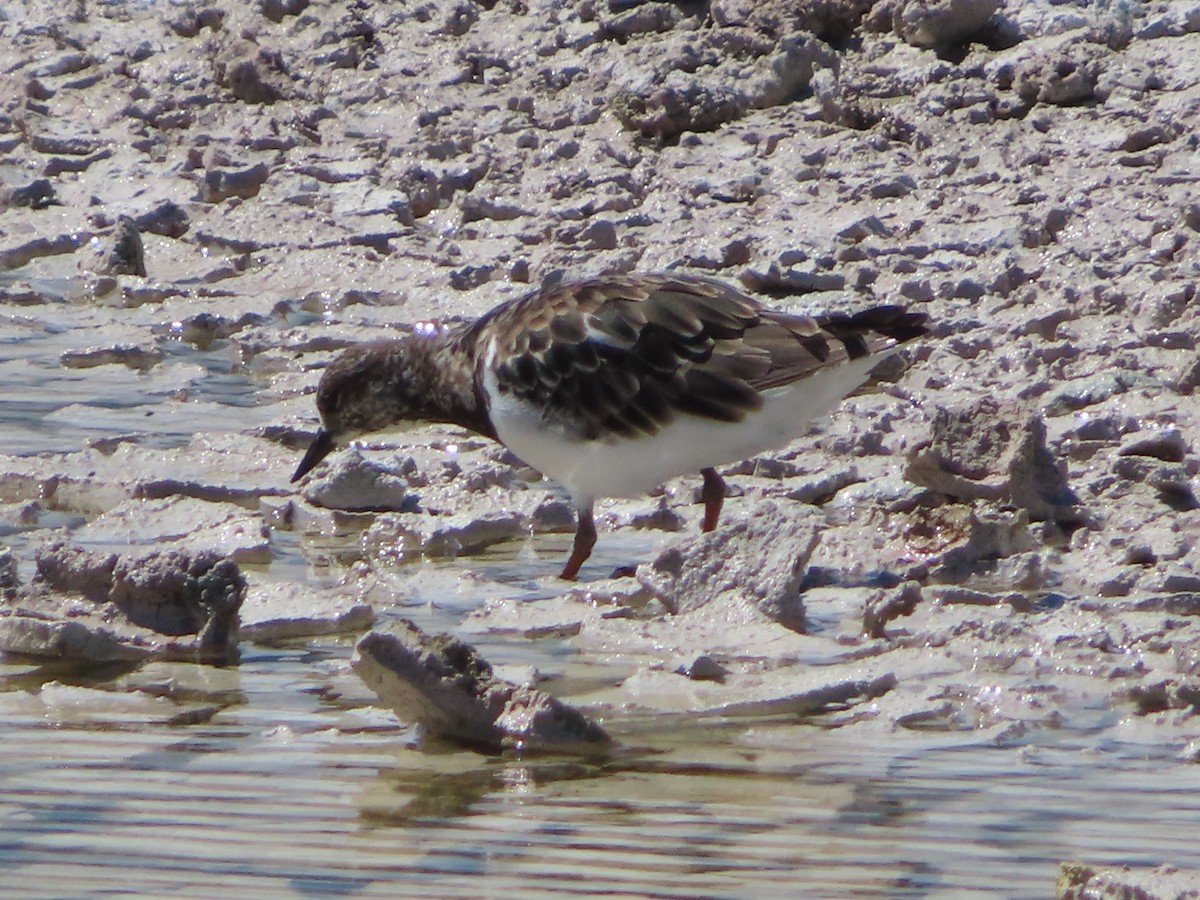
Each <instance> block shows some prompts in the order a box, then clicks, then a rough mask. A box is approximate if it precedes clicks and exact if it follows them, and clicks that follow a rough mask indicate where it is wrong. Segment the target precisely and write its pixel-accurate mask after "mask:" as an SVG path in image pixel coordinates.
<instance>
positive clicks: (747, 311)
mask: <svg viewBox="0 0 1200 900" xmlns="http://www.w3.org/2000/svg"><path fill="white" fill-rule="evenodd" d="M919 318H920V317H915V316H913V315H911V314H907V313H904V312H903V311H902V310H899V309H898V308H896V307H879V308H877V309H875V310H868V311H867V312H866V313H860V314H858V315H857V316H829V317H826V318H824V319H821V320H817V319H811V318H807V317H802V316H790V315H786V314H783V313H779V312H775V311H771V310H767V309H764V308H763V307H762V306H761V305H760V304H758V303H757V302H755V301H754V300H752V299H751V298H749V297H747V296H745V295H743V294H741V293H740V292H738V291H737V290H735V289H733V288H731V287H729V286H728V285H726V284H723V283H721V282H718V281H712V280H709V279H705V278H697V277H691V276H672V275H643V276H627V277H610V278H603V279H595V280H592V281H585V282H579V283H577V284H571V285H566V286H562V287H559V288H555V289H553V290H551V291H548V292H543V293H539V294H534V295H531V296H529V297H525V298H522V299H521V300H517V301H514V302H512V303H510V304H507V305H505V306H501V307H499V308H497V309H496V310H494V311H493V312H492V313H491V314H489V316H487V317H486V318H485V319H484V320H482V321H480V322H479V323H477V325H476V327H477V328H480V329H485V330H486V331H487V334H488V335H489V336H490V337H491V338H493V339H494V340H495V341H496V355H495V362H494V367H495V373H496V384H497V389H498V390H499V391H500V392H502V393H511V394H512V395H514V396H516V397H518V398H520V399H522V400H524V401H526V402H528V403H530V404H532V405H534V406H535V407H536V408H538V409H539V410H540V411H541V412H542V415H543V416H545V417H546V419H547V420H549V421H552V422H557V423H561V424H563V425H565V426H566V427H567V428H568V429H569V430H571V431H573V432H575V433H577V434H579V435H580V436H582V437H586V438H589V439H594V438H600V437H610V436H613V437H617V436H619V437H633V436H636V435H638V434H653V433H655V432H657V431H658V430H659V429H661V428H662V427H663V426H664V425H666V424H668V423H669V422H670V421H671V420H672V419H673V418H674V417H675V416H676V415H677V414H680V413H689V414H692V415H696V416H701V417H704V418H709V419H713V420H715V421H720V422H737V421H740V420H741V419H742V418H743V417H744V416H745V415H746V414H747V413H748V412H751V411H753V410H756V409H758V408H759V407H760V406H761V405H762V396H761V393H760V392H761V391H762V390H765V389H767V388H771V387H776V386H780V385H784V384H789V383H791V382H793V381H796V380H797V379H800V378H803V377H804V376H805V375H806V374H808V373H810V372H812V371H815V370H816V369H818V368H821V367H823V366H826V365H836V364H837V363H839V362H843V361H845V360H847V359H854V358H857V357H858V356H861V355H863V354H864V353H867V352H872V351H873V350H876V349H882V348H883V347H885V346H890V345H891V344H894V343H897V342H898V341H899V340H906V339H907V337H911V336H915V335H916V334H919V333H922V332H923V328H921V326H920V324H919V321H918V320H919ZM522 326H523V327H522Z"/></svg>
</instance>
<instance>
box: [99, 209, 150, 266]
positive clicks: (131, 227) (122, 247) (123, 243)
mask: <svg viewBox="0 0 1200 900" xmlns="http://www.w3.org/2000/svg"><path fill="white" fill-rule="evenodd" d="M107 271H108V272H109V274H111V275H140V276H141V277H143V278H145V277H146V251H145V250H144V249H143V248H142V235H141V232H139V231H138V226H137V223H136V222H135V221H134V220H133V219H131V218H130V217H129V216H125V215H123V216H121V217H120V218H119V219H117V228H116V234H115V235H114V236H113V245H112V250H111V251H110V252H109V255H108V262H107Z"/></svg>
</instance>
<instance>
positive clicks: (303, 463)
mask: <svg viewBox="0 0 1200 900" xmlns="http://www.w3.org/2000/svg"><path fill="white" fill-rule="evenodd" d="M333 448H334V441H333V436H332V435H331V434H330V433H329V432H328V431H326V430H325V429H324V428H322V429H320V430H319V431H318V432H317V436H316V437H315V438H313V442H312V443H311V444H309V445H308V452H307V453H305V454H304V459H302V460H300V465H298V466H297V467H296V474H295V475H293V476H292V481H293V482H297V481H299V480H300V479H301V478H303V477H304V476H305V475H306V474H307V473H308V472H310V471H311V470H312V469H313V468H315V467H316V465H317V463H319V462H320V461H321V460H323V459H324V458H325V457H327V456H328V455H329V454H330V453H332V452H333Z"/></svg>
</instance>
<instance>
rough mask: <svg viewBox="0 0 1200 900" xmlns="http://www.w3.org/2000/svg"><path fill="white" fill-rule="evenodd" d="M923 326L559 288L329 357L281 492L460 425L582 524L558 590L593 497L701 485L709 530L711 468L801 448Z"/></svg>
mask: <svg viewBox="0 0 1200 900" xmlns="http://www.w3.org/2000/svg"><path fill="white" fill-rule="evenodd" d="M925 318H926V317H925V316H924V315H923V314H922V313H913V312H908V311H906V310H904V309H903V308H902V307H899V306H876V307H873V308H871V309H867V310H864V311H863V312H859V313H855V314H853V315H847V314H843V313H830V314H828V315H823V316H818V317H816V318H811V317H808V316H800V315H792V314H790V313H784V312H778V311H776V310H773V309H769V308H767V307H764V306H763V305H761V304H760V303H758V302H757V301H755V300H753V299H751V298H750V297H747V296H746V295H745V294H743V293H741V292H740V291H738V290H735V289H734V288H732V287H730V286H729V285H727V284H724V283H722V282H720V281H715V280H713V279H709V278H700V277H696V276H691V275H675V274H658V275H613V276H609V277H602V278H593V279H590V280H587V281H580V282H576V283H572V284H562V285H559V286H556V287H552V288H548V289H543V290H540V291H536V292H534V293H532V294H529V295H527V296H524V297H521V298H518V299H515V300H511V301H509V302H507V303H502V304H501V305H499V306H497V307H496V308H495V309H493V310H492V311H491V312H489V313H487V314H486V315H484V316H483V317H481V318H479V319H477V320H476V321H474V322H469V323H466V324H463V325H460V326H458V327H455V328H451V329H448V330H445V331H441V332H436V333H434V334H432V335H422V334H413V335H410V336H408V337H404V338H401V339H400V340H390V341H377V342H372V343H367V344H362V345H359V346H357V347H353V348H351V349H349V350H347V351H345V352H344V353H342V355H341V356H339V357H338V358H337V359H335V360H334V361H333V362H332V363H331V364H330V366H329V368H328V369H326V370H325V373H324V374H323V376H322V377H321V381H320V385H319V386H318V388H317V410H318V411H319V413H320V415H321V424H322V427H321V428H320V430H319V431H318V432H317V435H316V438H315V439H314V440H313V442H312V445H311V446H310V447H309V448H308V452H307V453H306V454H305V455H304V459H303V460H302V461H301V462H300V466H299V467H298V468H297V469H296V474H295V475H293V476H292V481H296V480H298V479H299V478H300V477H302V476H303V475H304V474H305V473H306V472H308V471H309V470H310V469H312V468H313V467H314V466H315V465H316V464H317V463H319V462H320V461H321V460H322V459H324V458H325V456H326V455H327V454H329V453H330V451H332V450H333V449H334V448H335V447H336V446H337V445H338V444H339V443H342V442H345V441H347V440H350V439H352V438H355V437H357V436H359V435H362V434H365V433H368V432H373V431H380V430H382V429H385V428H388V427H392V426H395V425H398V424H400V423H402V422H407V421H432V422H448V423H452V424H454V425H460V426H462V427H464V428H468V429H470V430H472V431H475V432H478V433H479V434H482V435H485V436H487V437H489V438H492V439H494V440H497V441H499V442H501V443H502V444H504V445H505V446H507V447H508V448H509V449H510V450H512V452H513V453H515V454H516V455H517V456H518V457H520V458H521V459H522V460H524V461H525V462H526V463H528V464H529V465H531V466H533V467H534V468H536V469H538V470H540V471H541V472H543V473H544V474H546V475H549V476H550V477H551V478H553V479H555V480H556V481H558V482H560V483H562V484H563V485H565V486H566V488H567V489H568V490H569V491H570V493H571V496H572V497H573V499H574V501H575V507H576V509H577V511H578V514H579V522H578V527H577V529H576V532H575V542H574V545H573V548H572V551H571V555H570V558H568V560H567V564H566V566H565V567H564V568H563V570H562V576H561V577H563V578H565V579H573V578H575V576H576V575H577V574H578V572H579V567H580V566H581V565H583V562H584V561H585V560H586V559H587V558H588V556H589V555H591V552H592V547H593V546H594V545H595V543H596V525H595V522H594V521H593V518H592V505H593V502H594V501H595V500H596V498H598V497H633V496H638V495H640V494H644V493H646V492H647V491H649V490H651V489H652V488H654V487H655V486H656V485H659V484H661V483H662V482H664V481H666V480H667V479H668V478H672V477H674V476H676V475H681V474H684V473H687V472H696V471H699V472H700V474H701V475H702V476H703V478H704V487H703V490H702V491H701V498H702V499H703V500H704V522H703V529H704V530H705V531H712V530H713V529H714V528H716V526H717V519H718V517H719V516H720V512H721V502H722V500H723V499H724V496H725V482H724V481H722V480H721V476H720V475H718V474H717V471H716V468H715V467H716V466H719V465H724V464H726V463H732V462H737V461H738V460H742V459H746V458H747V457H750V456H753V455H755V454H757V453H762V452H763V451H766V450H772V449H775V448H778V447H782V446H783V445H785V444H787V443H788V442H789V441H791V440H792V439H793V438H795V437H797V436H799V435H800V434H802V433H803V432H804V431H805V430H806V428H807V426H808V423H809V421H810V420H811V419H813V418H814V417H816V416H819V415H821V414H822V413H824V412H827V411H828V410H829V409H830V408H832V407H833V406H834V405H835V404H836V403H837V402H838V401H839V400H841V399H842V398H843V397H845V396H846V395H847V394H849V393H850V392H851V391H853V390H855V389H856V388H857V387H859V386H860V385H861V384H862V383H863V382H864V381H865V380H866V379H867V377H868V375H869V374H870V371H871V369H872V368H873V367H874V366H875V365H876V364H877V363H878V362H879V360H880V357H879V355H878V354H880V353H881V352H886V351H889V350H891V349H893V348H895V347H896V346H898V345H899V344H902V343H903V342H905V341H907V340H910V339H912V338H915V337H918V336H920V335H922V334H925V332H926V328H925V325H924V322H925Z"/></svg>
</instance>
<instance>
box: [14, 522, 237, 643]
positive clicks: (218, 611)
mask: <svg viewBox="0 0 1200 900" xmlns="http://www.w3.org/2000/svg"><path fill="white" fill-rule="evenodd" d="M36 562H37V574H36V576H35V578H34V581H33V583H32V584H31V585H29V586H28V587H27V588H22V587H21V586H13V587H9V588H7V589H6V591H5V595H6V603H5V606H4V608H3V609H0V649H2V650H5V651H8V652H13V653H23V654H27V655H31V656H43V657H53V658H58V659H75V660H80V661H85V662H107V661H112V660H133V659H142V658H149V657H162V658H170V659H195V660H199V661H202V662H210V663H225V662H231V661H234V660H236V659H237V628H238V609H239V608H240V607H241V604H242V600H243V599H244V597H245V595H246V581H245V579H244V578H243V577H242V574H241V572H240V571H239V570H238V567H237V565H236V564H235V563H234V562H232V561H231V560H229V559H226V558H224V557H221V556H219V555H217V554H215V553H205V552H201V553H189V552H186V551H181V550H169V551H160V550H154V551H150V552H148V553H144V554H140V555H135V554H115V553H109V554H103V553H93V552H90V551H87V550H83V549H81V548H78V547H71V546H67V545H65V544H53V545H50V546H47V547H44V548H42V549H41V550H40V551H39V552H38V554H37V557H36Z"/></svg>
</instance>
